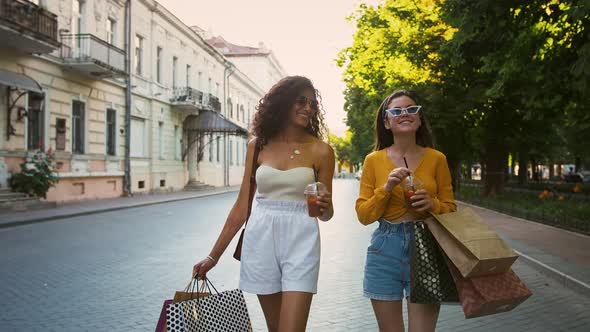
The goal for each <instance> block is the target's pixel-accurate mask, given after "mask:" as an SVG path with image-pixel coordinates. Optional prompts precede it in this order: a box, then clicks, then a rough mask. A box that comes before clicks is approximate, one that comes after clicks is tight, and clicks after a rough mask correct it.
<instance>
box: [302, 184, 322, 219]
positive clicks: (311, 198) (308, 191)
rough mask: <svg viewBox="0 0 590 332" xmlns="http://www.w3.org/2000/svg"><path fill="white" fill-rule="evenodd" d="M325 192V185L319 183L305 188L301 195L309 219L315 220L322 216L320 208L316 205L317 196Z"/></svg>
mask: <svg viewBox="0 0 590 332" xmlns="http://www.w3.org/2000/svg"><path fill="white" fill-rule="evenodd" d="M326 191H327V190H326V185H324V184H323V183H321V182H314V183H310V184H308V185H307V186H306V187H305V191H304V192H303V193H304V194H305V198H306V200H307V212H308V214H309V216H310V217H314V218H317V217H319V216H321V215H322V211H321V207H320V206H319V205H318V196H319V195H320V193H322V192H326Z"/></svg>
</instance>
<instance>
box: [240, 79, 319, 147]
mask: <svg viewBox="0 0 590 332" xmlns="http://www.w3.org/2000/svg"><path fill="white" fill-rule="evenodd" d="M306 89H310V90H312V91H314V93H315V96H316V99H317V101H318V111H317V112H315V115H314V116H313V117H312V118H311V119H310V121H309V124H308V125H307V127H306V128H305V131H306V132H308V133H309V134H311V135H313V136H315V137H317V138H319V139H322V138H323V136H324V134H325V132H326V125H325V124H324V114H325V112H324V108H323V106H322V97H321V95H320V92H319V91H318V90H317V89H316V88H315V87H314V86H313V83H312V82H311V80H310V79H308V78H307V77H303V76H287V77H285V78H283V79H281V80H280V81H278V82H277V83H276V84H275V85H274V86H273V87H272V88H271V89H270V90H269V91H268V93H267V94H266V95H265V96H264V97H262V99H260V102H259V103H258V106H256V110H257V112H256V114H254V120H253V122H252V128H253V129H252V131H253V134H254V136H256V137H257V139H258V144H260V146H263V145H265V144H267V143H268V140H269V139H272V138H273V137H276V136H277V135H278V134H279V133H280V132H281V131H282V130H283V129H284V128H285V126H286V125H287V121H288V116H289V111H290V110H291V108H292V107H293V105H294V104H295V100H296V99H297V97H299V96H300V95H301V94H302V93H303V91H304V90H306Z"/></svg>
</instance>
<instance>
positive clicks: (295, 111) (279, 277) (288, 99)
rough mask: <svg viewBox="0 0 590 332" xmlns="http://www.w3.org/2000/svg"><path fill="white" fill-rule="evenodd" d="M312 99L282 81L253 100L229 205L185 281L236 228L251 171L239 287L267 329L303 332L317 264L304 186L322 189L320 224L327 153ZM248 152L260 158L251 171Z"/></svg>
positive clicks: (306, 83) (326, 216) (307, 86)
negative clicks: (256, 305)
mask: <svg viewBox="0 0 590 332" xmlns="http://www.w3.org/2000/svg"><path fill="white" fill-rule="evenodd" d="M319 97H320V95H319V93H318V91H317V90H316V89H315V88H314V86H313V84H312V83H311V81H310V80H309V79H307V78H305V77H301V76H290V77H285V78H283V79H282V80H280V81H279V82H278V83H276V84H275V85H274V86H273V87H272V88H271V89H270V91H269V92H268V93H267V94H266V95H265V96H264V97H263V98H262V99H261V100H260V103H259V105H258V107H257V110H258V112H257V113H256V115H255V116H254V122H253V130H254V135H255V136H256V138H254V139H252V140H251V141H250V142H249V143H248V152H247V157H246V160H247V164H246V169H245V171H244V178H243V181H242V185H241V188H240V193H239V195H238V198H237V201H236V202H235V204H234V206H233V208H232V210H231V212H230V214H229V216H228V218H227V221H226V222H225V225H224V227H223V230H222V231H221V234H220V235H219V237H218V239H217V242H216V243H215V245H214V246H213V249H212V250H211V252H210V254H209V256H207V258H205V259H203V260H201V261H200V262H199V263H197V264H196V265H195V266H194V268H193V275H196V276H198V277H199V278H204V277H205V275H206V273H207V272H208V271H209V270H211V269H212V268H213V267H214V266H215V264H216V263H217V261H218V260H219V258H220V257H221V255H222V254H223V252H224V251H225V249H226V248H227V246H228V244H229V243H230V241H231V240H232V238H233V237H234V236H235V235H236V233H237V232H238V230H239V229H240V228H241V226H242V225H243V224H244V221H245V219H246V215H247V209H248V193H249V190H250V185H251V184H250V181H249V175H250V172H251V169H252V167H256V166H258V165H259V166H260V167H258V169H257V171H256V184H255V185H256V187H257V188H256V189H257V191H258V194H257V195H256V202H257V204H256V206H255V207H254V209H253V210H252V214H251V216H250V218H249V219H248V223H247V226H246V231H245V234H244V240H243V241H244V242H243V245H242V256H241V270H240V288H241V289H242V290H244V291H246V292H249V293H254V294H257V295H258V300H259V302H260V305H261V307H262V311H263V312H264V317H265V318H266V324H267V326H268V330H269V331H304V330H305V326H306V325H307V318H308V316H309V308H310V306H311V300H312V296H313V294H315V293H316V290H317V281H318V274H319V266H320V234H319V228H318V222H317V219H316V218H312V217H310V216H309V215H308V211H307V205H306V200H305V195H304V189H305V186H306V185H307V184H309V183H313V182H316V181H319V182H322V183H324V184H325V185H326V188H327V191H325V192H323V193H321V194H320V196H319V197H318V203H317V204H318V205H319V206H320V209H321V216H319V219H320V220H323V221H328V220H330V219H331V218H332V215H333V214H334V208H333V206H332V196H331V191H332V177H333V175H334V163H335V160H334V151H333V150H332V148H331V147H330V146H329V145H328V144H326V143H325V142H323V141H322V134H323V132H324V128H325V126H324V123H323V114H322V113H323V111H322V110H321V108H320V107H321V104H320V102H319V101H318V98H319ZM255 149H259V151H260V153H259V155H258V159H257V160H256V165H252V159H253V156H254V151H255Z"/></svg>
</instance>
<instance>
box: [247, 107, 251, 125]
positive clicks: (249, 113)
mask: <svg viewBox="0 0 590 332" xmlns="http://www.w3.org/2000/svg"><path fill="white" fill-rule="evenodd" d="M247 123H248V125H250V102H248V122H247Z"/></svg>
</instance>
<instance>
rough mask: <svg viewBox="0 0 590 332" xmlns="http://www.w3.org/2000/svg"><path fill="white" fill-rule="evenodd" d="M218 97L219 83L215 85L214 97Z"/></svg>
mask: <svg viewBox="0 0 590 332" xmlns="http://www.w3.org/2000/svg"><path fill="white" fill-rule="evenodd" d="M217 96H219V83H215V97H217Z"/></svg>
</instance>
